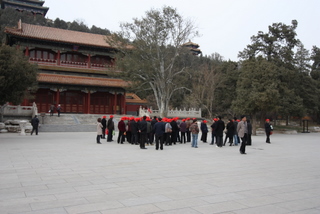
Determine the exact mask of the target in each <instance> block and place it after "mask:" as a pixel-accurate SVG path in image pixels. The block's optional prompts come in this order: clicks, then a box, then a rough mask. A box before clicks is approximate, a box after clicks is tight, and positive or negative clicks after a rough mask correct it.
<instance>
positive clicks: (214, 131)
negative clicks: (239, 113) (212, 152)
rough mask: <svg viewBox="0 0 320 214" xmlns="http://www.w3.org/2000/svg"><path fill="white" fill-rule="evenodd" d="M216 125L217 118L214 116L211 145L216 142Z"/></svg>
mask: <svg viewBox="0 0 320 214" xmlns="http://www.w3.org/2000/svg"><path fill="white" fill-rule="evenodd" d="M216 127H217V118H213V123H212V125H211V143H210V145H213V144H214V139H215V138H216ZM216 143H217V142H216Z"/></svg>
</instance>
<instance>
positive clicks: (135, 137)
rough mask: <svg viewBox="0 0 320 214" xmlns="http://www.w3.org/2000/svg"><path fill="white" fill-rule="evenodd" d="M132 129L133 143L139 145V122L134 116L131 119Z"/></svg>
mask: <svg viewBox="0 0 320 214" xmlns="http://www.w3.org/2000/svg"><path fill="white" fill-rule="evenodd" d="M130 130H131V144H132V145H133V144H136V145H138V123H137V122H136V120H135V118H134V117H132V118H131V120H130Z"/></svg>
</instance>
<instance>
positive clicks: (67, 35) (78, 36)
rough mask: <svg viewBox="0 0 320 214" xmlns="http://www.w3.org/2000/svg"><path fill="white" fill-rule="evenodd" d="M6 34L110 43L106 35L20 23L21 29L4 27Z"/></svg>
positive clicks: (96, 43) (78, 42)
mask: <svg viewBox="0 0 320 214" xmlns="http://www.w3.org/2000/svg"><path fill="white" fill-rule="evenodd" d="M5 32H6V33H7V34H11V35H16V36H21V37H25V38H34V39H39V40H47V41H55V42H65V43H70V44H74V45H89V46H98V47H105V48H110V47H111V45H110V44H108V43H107V42H106V38H107V36H105V35H99V34H92V33H84V32H79V31H72V30H64V29H59V28H52V27H45V26H39V25H31V24H25V23H21V29H18V28H6V30H5Z"/></svg>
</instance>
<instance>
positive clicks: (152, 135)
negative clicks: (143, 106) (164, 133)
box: [150, 116, 158, 144]
mask: <svg viewBox="0 0 320 214" xmlns="http://www.w3.org/2000/svg"><path fill="white" fill-rule="evenodd" d="M157 122H158V121H157V116H154V117H153V119H152V120H151V133H150V143H151V144H153V141H154V132H153V127H154V125H155V124H156V123H157Z"/></svg>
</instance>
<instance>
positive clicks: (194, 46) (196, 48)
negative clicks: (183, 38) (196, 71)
mask: <svg viewBox="0 0 320 214" xmlns="http://www.w3.org/2000/svg"><path fill="white" fill-rule="evenodd" d="M182 46H183V47H187V48H189V49H190V51H191V52H192V54H193V55H199V54H201V53H202V52H201V50H200V49H199V47H200V46H199V45H198V44H197V43H193V42H191V41H190V40H189V42H187V43H184V44H183V45H182Z"/></svg>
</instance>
